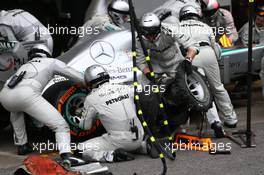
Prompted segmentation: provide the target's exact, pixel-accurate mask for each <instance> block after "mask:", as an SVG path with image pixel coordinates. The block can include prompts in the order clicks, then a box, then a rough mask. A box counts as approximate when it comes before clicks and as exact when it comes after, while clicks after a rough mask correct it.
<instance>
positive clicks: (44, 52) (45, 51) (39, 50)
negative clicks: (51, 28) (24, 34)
mask: <svg viewBox="0 0 264 175" xmlns="http://www.w3.org/2000/svg"><path fill="white" fill-rule="evenodd" d="M35 57H42V58H43V57H48V58H50V57H52V53H51V51H50V50H49V48H48V47H47V46H46V45H44V44H37V45H34V46H33V47H32V48H31V49H30V51H29V52H28V59H29V60H31V59H33V58H35Z"/></svg>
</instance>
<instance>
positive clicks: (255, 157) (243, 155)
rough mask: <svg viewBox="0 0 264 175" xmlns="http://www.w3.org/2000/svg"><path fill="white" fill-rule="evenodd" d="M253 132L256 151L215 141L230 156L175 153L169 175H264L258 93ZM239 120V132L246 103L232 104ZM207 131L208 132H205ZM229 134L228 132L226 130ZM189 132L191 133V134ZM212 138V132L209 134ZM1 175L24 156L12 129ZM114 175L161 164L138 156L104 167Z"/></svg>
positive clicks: (4, 144)
mask: <svg viewBox="0 0 264 175" xmlns="http://www.w3.org/2000/svg"><path fill="white" fill-rule="evenodd" d="M252 101H253V104H252V130H253V131H254V133H255V134H256V144H257V147H256V148H247V149H244V148H240V147H239V146H238V145H236V144H234V143H233V142H231V141H230V140H228V139H214V142H216V143H219V142H224V143H231V144H232V145H231V146H232V150H231V155H209V154H208V153H205V152H197V151H177V158H176V160H175V161H170V160H167V163H168V173H167V174H168V175H174V174H181V175H193V174H196V175H207V174H208V175H209V174H215V175H223V174H225V175H264V166H263V165H264V127H263V126H264V100H263V99H262V97H261V93H260V89H259V88H258V89H257V90H255V92H253V100H252ZM233 104H234V105H235V109H236V112H237V113H238V116H239V125H238V129H244V128H245V127H246V113H247V109H246V101H245V100H238V101H233ZM208 131H210V129H208ZM228 131H230V129H229V130H228ZM190 132H191V130H190ZM209 134H211V132H209ZM0 140H1V144H0V175H10V174H12V173H13V172H14V171H15V169H16V168H17V167H18V166H19V165H21V164H22V161H23V160H24V159H25V158H26V157H25V156H17V155H16V148H15V146H14V145H13V141H12V131H11V129H10V128H9V129H6V130H4V131H2V132H1V133H0ZM105 165H106V166H108V167H109V168H110V170H111V172H113V173H114V175H132V174H133V173H134V172H137V174H138V175H155V174H159V172H160V171H161V168H162V164H161V162H160V160H159V159H155V160H154V159H151V158H149V157H148V156H143V155H137V156H136V160H134V161H131V162H123V163H113V164H105Z"/></svg>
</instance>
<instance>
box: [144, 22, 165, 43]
mask: <svg viewBox="0 0 264 175" xmlns="http://www.w3.org/2000/svg"><path fill="white" fill-rule="evenodd" d="M160 32H161V29H160V26H157V27H142V35H143V36H144V37H145V38H147V39H148V40H151V41H152V40H155V39H156V38H157V36H158V35H159V34H160Z"/></svg>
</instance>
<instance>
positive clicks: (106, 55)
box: [90, 41, 115, 65]
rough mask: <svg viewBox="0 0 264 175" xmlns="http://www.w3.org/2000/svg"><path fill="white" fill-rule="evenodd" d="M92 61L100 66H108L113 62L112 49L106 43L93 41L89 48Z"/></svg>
mask: <svg viewBox="0 0 264 175" xmlns="http://www.w3.org/2000/svg"><path fill="white" fill-rule="evenodd" d="M90 55H91V57H92V59H93V60H94V61H95V62H96V63H98V64H102V65H109V64H111V63H113V61H114V60H115V50H114V47H113V46H112V45H111V44H110V43H109V42H106V41H95V42H93V44H92V45H91V47H90Z"/></svg>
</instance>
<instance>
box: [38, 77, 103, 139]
mask: <svg viewBox="0 0 264 175" xmlns="http://www.w3.org/2000/svg"><path fill="white" fill-rule="evenodd" d="M87 94H88V90H87V89H84V88H80V87H78V86H75V85H73V84H72V83H71V82H70V81H63V82H59V83H56V84H54V85H53V86H51V87H50V88H48V89H47V90H46V91H45V93H44V94H43V96H44V97H45V99H47V100H48V101H49V102H50V103H51V104H52V105H53V106H55V107H56V108H57V109H58V111H59V112H60V113H61V114H62V116H63V117H64V119H65V120H66V121H67V123H68V124H69V126H70V130H71V135H72V138H73V140H78V141H82V140H87V139H90V138H93V137H96V136H99V135H101V134H102V133H104V132H105V129H104V127H103V126H102V124H101V123H100V121H99V120H96V121H95V122H94V124H93V126H92V128H89V129H87V128H85V127H84V126H83V121H81V118H80V117H77V116H76V110H78V109H82V108H83V105H84V100H85V97H86V96H87Z"/></svg>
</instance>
